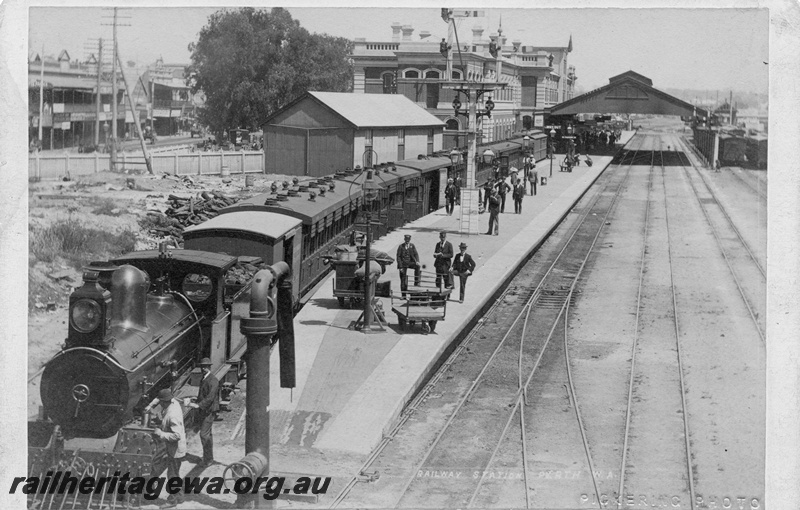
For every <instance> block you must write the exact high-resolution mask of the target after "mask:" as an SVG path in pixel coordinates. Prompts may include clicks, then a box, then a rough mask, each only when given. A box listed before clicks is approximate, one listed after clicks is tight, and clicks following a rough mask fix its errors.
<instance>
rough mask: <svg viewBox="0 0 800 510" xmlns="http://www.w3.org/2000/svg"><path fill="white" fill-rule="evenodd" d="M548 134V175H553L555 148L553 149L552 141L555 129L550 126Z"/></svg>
mask: <svg viewBox="0 0 800 510" xmlns="http://www.w3.org/2000/svg"><path fill="white" fill-rule="evenodd" d="M548 134H549V135H550V142H549V144H548V145H550V177H553V159H555V157H556V155H555V151H556V150H555V147H554V146H553V141H554V139H555V137H556V130H555V129H553V128H550V132H549V133H548Z"/></svg>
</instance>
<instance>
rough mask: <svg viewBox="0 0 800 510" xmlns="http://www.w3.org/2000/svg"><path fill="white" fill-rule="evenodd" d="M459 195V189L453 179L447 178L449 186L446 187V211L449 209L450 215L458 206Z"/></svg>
mask: <svg viewBox="0 0 800 510" xmlns="http://www.w3.org/2000/svg"><path fill="white" fill-rule="evenodd" d="M457 195H458V190H457V189H456V185H455V184H453V179H447V187H445V188H444V198H445V211H447V215H448V216H450V215H451V214H453V209H454V208H455V206H456V196H457Z"/></svg>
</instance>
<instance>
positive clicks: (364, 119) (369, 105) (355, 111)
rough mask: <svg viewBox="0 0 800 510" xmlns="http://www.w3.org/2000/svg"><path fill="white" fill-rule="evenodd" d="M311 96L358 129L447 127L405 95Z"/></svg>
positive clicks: (336, 94) (348, 94) (343, 93)
mask: <svg viewBox="0 0 800 510" xmlns="http://www.w3.org/2000/svg"><path fill="white" fill-rule="evenodd" d="M307 94H308V95H309V96H311V97H313V98H314V99H316V100H317V101H319V102H320V103H322V104H323V105H325V106H327V107H328V108H330V109H331V110H333V111H334V112H335V113H336V114H338V115H340V116H341V117H343V118H344V119H345V120H347V121H348V122H350V123H351V124H353V125H354V126H355V127H356V128H369V127H411V126H418V127H425V126H431V127H434V126H435V127H438V126H442V127H444V121H442V120H439V119H437V118H436V117H434V116H433V115H431V114H430V113H428V112H427V111H426V110H425V109H424V108H421V107H420V106H418V105H417V104H416V103H414V102H413V101H411V100H410V99H408V98H407V97H405V96H404V95H402V94H353V93H348V92H307Z"/></svg>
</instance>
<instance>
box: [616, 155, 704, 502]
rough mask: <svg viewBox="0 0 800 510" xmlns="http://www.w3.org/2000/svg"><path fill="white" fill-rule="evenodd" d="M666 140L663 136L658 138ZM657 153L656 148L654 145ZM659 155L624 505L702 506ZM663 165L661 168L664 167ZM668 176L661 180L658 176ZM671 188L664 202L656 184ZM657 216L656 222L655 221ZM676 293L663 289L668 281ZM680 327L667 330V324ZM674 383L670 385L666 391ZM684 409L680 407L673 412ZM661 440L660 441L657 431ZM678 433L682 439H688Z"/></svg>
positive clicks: (640, 299) (642, 279) (647, 236)
mask: <svg viewBox="0 0 800 510" xmlns="http://www.w3.org/2000/svg"><path fill="white" fill-rule="evenodd" d="M657 144H658V145H659V146H660V145H661V140H660V139H658V140H657ZM654 154H656V153H655V152H654ZM657 154H658V155H659V157H658V161H656V160H655V158H654V160H653V161H652V162H651V165H650V169H649V171H648V183H647V199H646V201H645V212H644V226H643V232H642V237H643V242H642V250H641V257H640V259H641V260H640V265H639V280H638V285H637V295H636V318H635V323H634V330H633V340H632V342H631V356H630V359H631V361H630V370H629V377H628V384H627V386H628V392H627V400H626V403H625V430H624V433H623V440H622V448H621V450H622V458H621V462H620V467H619V483H618V486H617V492H616V494H617V498H616V503H617V505H616V506H617V508H623V507H624V506H626V502H627V497H628V496H629V495H633V494H648V495H658V494H671V495H674V496H673V497H679V496H677V495H683V494H686V495H687V496H688V501H689V506H690V508H692V509H693V508H695V490H694V476H693V473H692V454H691V442H690V433H689V412H688V408H687V403H686V397H685V395H686V383H685V378H684V366H683V362H682V357H683V355H682V351H681V342H680V334H679V329H680V327H679V321H678V313H677V310H676V304H675V300H676V293H675V284H674V279H673V276H672V275H673V258H672V253H671V249H670V243H669V239H670V232H669V221H668V218H667V196H666V188H664V186H663V183H664V179H665V165H664V160H663V152H662V151H661V150H660V147H659V151H658V152H657ZM656 169H659V170H660V172H657V171H656ZM657 173H658V174H660V175H659V176H660V181H659V182H656V183H654V176H656V174H657ZM654 186H655V187H657V188H661V191H662V192H663V198H664V201H663V215H662V214H659V212H660V211H656V210H654V211H653V214H652V216H651V209H655V208H657V207H658V206H660V205H662V204H661V203H660V200H654V199H653V198H652V195H653V188H654ZM651 218H652V220H653V223H655V224H656V225H655V226H654V228H651ZM665 275H668V286H669V289H670V292H669V293H665V292H663V291H661V289H663V288H664V287H665V284H666V283H667V282H666V281H665V280H666V279H667V278H666V277H665ZM665 330H666V331H670V330H671V331H672V332H673V334H668V335H664V334H663V333H664V331H665ZM665 388H669V389H670V390H669V391H665ZM673 410H677V412H673ZM654 429H655V431H656V432H657V434H658V436H659V437H658V439H657V440H656V441H653V432H654ZM673 438H682V441H681V443H682V444H680V445H679V444H678V441H675V440H674V439H673Z"/></svg>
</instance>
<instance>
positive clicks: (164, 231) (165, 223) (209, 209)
mask: <svg viewBox="0 0 800 510" xmlns="http://www.w3.org/2000/svg"><path fill="white" fill-rule="evenodd" d="M238 200H239V199H238V198H234V197H230V196H227V195H225V194H224V193H222V192H221V191H210V192H209V191H203V192H202V193H200V194H199V195H197V196H195V197H188V198H187V197H179V196H176V195H169V197H168V201H169V202H168V208H167V210H166V211H165V212H163V213H162V212H161V211H156V210H149V211H147V222H146V225H143V227H144V228H145V230H146V231H147V233H148V234H150V235H152V236H154V237H156V238H161V239H168V238H172V239H173V240H174V241H175V243H176V245H177V246H180V245H182V244H183V230H184V229H185V228H186V227H189V226H192V225H197V224H198V223H202V222H204V221H206V220H209V219H211V218H213V217H214V216H216V215H218V214H219V212H220V211H221V210H222V209H223V208H225V207H228V206H230V205H233V204H235V203H236V202H238Z"/></svg>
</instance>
